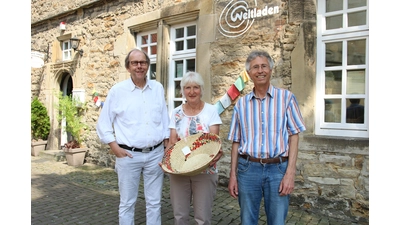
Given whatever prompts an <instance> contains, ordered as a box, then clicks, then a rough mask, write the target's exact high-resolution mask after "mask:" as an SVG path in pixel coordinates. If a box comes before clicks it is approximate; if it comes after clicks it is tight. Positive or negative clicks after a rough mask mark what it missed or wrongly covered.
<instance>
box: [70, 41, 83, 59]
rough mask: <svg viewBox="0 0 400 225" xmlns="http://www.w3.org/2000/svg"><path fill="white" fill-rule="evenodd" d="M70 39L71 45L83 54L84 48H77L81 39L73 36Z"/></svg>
mask: <svg viewBox="0 0 400 225" xmlns="http://www.w3.org/2000/svg"><path fill="white" fill-rule="evenodd" d="M70 41H71V47H72V48H73V49H74V51H78V52H79V55H81V56H82V55H83V50H82V49H79V50H77V49H78V46H79V42H80V41H81V40H80V39H79V38H77V37H73V38H71V39H70Z"/></svg>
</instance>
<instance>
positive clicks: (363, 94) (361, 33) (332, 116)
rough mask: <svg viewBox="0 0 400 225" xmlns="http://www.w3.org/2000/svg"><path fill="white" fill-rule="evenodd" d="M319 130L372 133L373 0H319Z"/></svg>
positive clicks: (341, 133) (325, 132)
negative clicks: (370, 7) (370, 12)
mask: <svg viewBox="0 0 400 225" xmlns="http://www.w3.org/2000/svg"><path fill="white" fill-rule="evenodd" d="M317 26H318V31H317V58H318V60H317V103H316V105H317V111H316V134H317V135H330V136H344V137H368V130H369V128H368V103H369V101H368V100H369V95H368V77H369V73H368V40H369V25H368V0H318V17H317Z"/></svg>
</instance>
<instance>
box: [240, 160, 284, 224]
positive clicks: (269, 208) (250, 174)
mask: <svg viewBox="0 0 400 225" xmlns="http://www.w3.org/2000/svg"><path fill="white" fill-rule="evenodd" d="M287 163H288V162H287V161H286V162H283V163H277V164H264V165H263V164H261V163H259V162H251V161H248V160H247V159H244V158H242V157H239V158H238V172H237V181H238V189H239V197H238V200H239V206H240V218H241V221H242V224H243V225H253V224H258V217H259V211H260V204H261V199H262V198H263V197H264V210H265V214H266V216H267V224H269V225H284V224H285V219H286V216H287V213H288V209H289V198H290V196H289V195H286V196H279V192H278V191H279V185H280V183H281V181H282V178H283V176H284V175H285V172H286V168H287V165H288V164H287Z"/></svg>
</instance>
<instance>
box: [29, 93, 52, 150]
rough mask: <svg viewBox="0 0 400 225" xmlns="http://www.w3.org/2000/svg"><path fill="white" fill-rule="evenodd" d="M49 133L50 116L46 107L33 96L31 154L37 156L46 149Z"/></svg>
mask: <svg viewBox="0 0 400 225" xmlns="http://www.w3.org/2000/svg"><path fill="white" fill-rule="evenodd" d="M49 133H50V117H49V115H48V113H47V109H46V107H45V106H44V105H43V103H42V102H40V101H39V99H38V98H37V97H35V98H34V99H33V100H32V102H31V140H32V141H31V155H32V156H38V155H39V153H40V152H41V151H43V150H45V149H46V144H47V137H48V136H49Z"/></svg>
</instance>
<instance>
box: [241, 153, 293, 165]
mask: <svg viewBox="0 0 400 225" xmlns="http://www.w3.org/2000/svg"><path fill="white" fill-rule="evenodd" d="M239 156H240V157H242V158H243V159H248V160H249V161H252V162H258V163H261V164H274V163H280V162H286V161H287V160H288V157H277V158H269V159H261V158H254V157H251V156H249V155H239ZM281 160H282V161H281Z"/></svg>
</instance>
